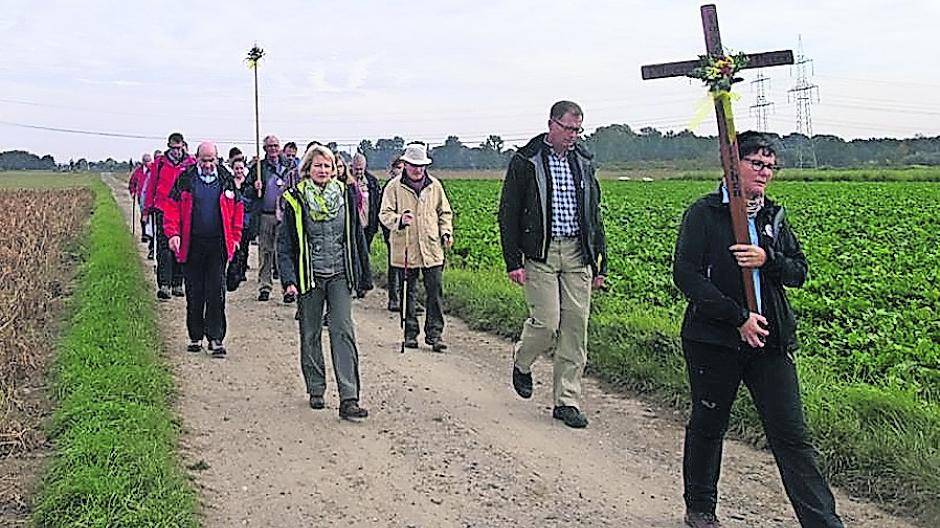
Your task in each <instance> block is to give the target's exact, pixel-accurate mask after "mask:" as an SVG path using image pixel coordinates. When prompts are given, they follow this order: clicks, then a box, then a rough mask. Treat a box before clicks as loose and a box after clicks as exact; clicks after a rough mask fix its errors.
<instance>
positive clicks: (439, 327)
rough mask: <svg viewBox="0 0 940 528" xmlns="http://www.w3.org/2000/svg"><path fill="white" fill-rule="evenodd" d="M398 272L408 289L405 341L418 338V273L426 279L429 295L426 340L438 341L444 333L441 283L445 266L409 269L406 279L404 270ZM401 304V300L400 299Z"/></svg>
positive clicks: (425, 326) (425, 328)
mask: <svg viewBox="0 0 940 528" xmlns="http://www.w3.org/2000/svg"><path fill="white" fill-rule="evenodd" d="M395 269H397V270H398V276H399V281H401V282H402V283H404V284H406V287H407V289H408V299H407V302H406V304H405V339H414V338H417V337H418V328H419V327H418V316H417V315H416V313H415V301H416V300H417V299H415V297H416V296H417V293H418V273H419V272H420V273H421V276H422V278H423V279H424V289H425V292H426V293H427V298H426V300H425V304H424V306H425V316H424V340H425V341H426V342H428V343H431V342H434V341H437V340H439V339H440V338H441V333H443V332H444V307H443V298H444V290H443V288H442V287H441V283H442V281H443V278H444V266H443V265H441V266H434V267H431V268H418V269H409V270H408V276H407V277H405V276H404V275H405V270H404V269H403V268H395ZM399 302H401V299H400V298H399Z"/></svg>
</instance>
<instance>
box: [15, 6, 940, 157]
mask: <svg viewBox="0 0 940 528" xmlns="http://www.w3.org/2000/svg"><path fill="white" fill-rule="evenodd" d="M699 5H700V2H693V1H678V0H672V1H669V0H658V1H655V2H652V1H632V0H590V1H565V2H552V1H544V0H543V1H541V2H529V1H524V2H523V1H514V0H509V1H490V0H468V1H463V0H460V1H446V2H445V1H438V2H426V3H423V2H415V1H411V2H402V1H394V0H392V1H355V0H348V1H345V2H314V1H291V0H281V1H273V2H244V1H229V2H173V1H169V0H168V1H165V2H159V3H158V2H138V1H133V0H128V1H124V2H104V1H93V0H84V1H82V2H71V1H70V2H66V1H45V0H31V1H25V0H20V1H13V0H0V49H2V50H3V57H2V59H0V151H2V150H10V149H26V150H29V151H32V152H36V153H40V154H45V153H51V154H53V155H54V156H55V157H56V159H57V161H60V162H63V161H68V159H69V157H75V158H78V157H80V156H85V157H88V158H89V159H102V158H105V157H108V156H112V157H114V158H116V159H122V160H123V159H128V158H130V157H135V158H137V157H139V156H140V154H141V153H142V152H144V151H148V150H153V149H154V148H159V147H161V146H162V145H163V144H164V143H165V141H166V136H167V135H168V134H169V133H170V132H172V131H175V130H179V131H181V132H183V134H184V135H185V136H186V138H187V140H189V142H190V144H195V143H196V142H198V141H200V140H203V139H214V140H217V141H218V142H219V143H220V144H221V146H223V147H224V148H226V149H227V148H228V147H229V146H231V145H233V144H237V145H239V146H241V147H242V148H243V149H249V148H250V150H251V151H253V150H254V145H253V141H254V108H253V95H252V94H253V91H252V75H251V72H250V70H249V69H248V68H247V67H246V66H245V62H244V57H245V54H246V52H247V50H248V49H249V48H250V47H251V46H252V44H253V43H254V42H255V41H257V43H258V44H259V45H260V46H261V47H263V48H264V49H265V51H266V52H267V56H266V57H265V58H264V59H263V61H262V64H261V69H260V76H261V132H262V135H264V134H267V133H274V134H277V135H278V136H279V137H280V138H281V141H282V143H283V142H286V141H288V140H295V141H297V142H298V143H300V144H301V146H303V145H304V144H306V142H307V141H309V140H310V139H318V140H321V141H329V140H335V141H338V142H339V143H349V144H357V143H358V142H359V140H361V139H363V138H369V139H372V140H375V139H376V138H379V137H392V136H393V135H396V134H397V135H402V136H403V137H405V138H406V139H420V140H425V141H429V142H432V143H435V142H436V143H440V142H442V141H443V139H444V138H445V137H446V136H448V135H457V136H459V137H460V138H461V139H462V140H463V141H464V142H465V143H467V144H474V145H475V144H477V143H479V142H480V141H481V140H482V139H483V138H485V137H486V136H487V135H488V134H499V135H501V136H502V137H503V138H504V139H506V140H507V143H515V142H518V141H520V140H523V139H525V138H528V137H530V136H532V135H534V134H536V133H538V132H540V131H542V130H543V129H544V128H545V123H546V118H547V111H548V107H549V106H550V105H551V103H552V102H554V101H556V100H558V99H572V100H574V101H577V102H579V103H580V104H581V105H582V106H583V107H584V110H585V118H584V126H585V128H586V129H587V130H588V131H589V132H590V131H593V130H594V129H595V128H596V127H598V126H604V125H608V124H611V123H627V124H629V125H631V126H632V127H633V128H635V129H639V128H641V127H643V126H654V127H656V128H660V129H663V130H665V129H672V130H681V129H684V128H687V127H689V126H690V125H691V124H692V123H693V121H694V119H693V118H694V116H695V114H696V109H697V108H699V107H700V105H701V104H702V101H703V96H704V93H705V92H704V89H703V88H701V86H700V85H699V84H698V82H697V81H691V80H688V79H681V78H679V79H664V80H654V81H642V80H641V79H640V65H641V64H647V63H655V62H665V61H673V60H684V59H693V58H695V56H696V55H697V54H699V53H703V52H704V43H703V37H702V30H701V21H700V18H699V10H698V8H699ZM718 16H719V21H720V23H721V30H722V39H723V41H724V44H725V46H726V47H728V48H731V49H733V50H735V51H748V52H758V51H772V50H778V49H794V50H796V49H797V39H798V36H799V35H802V38H803V47H804V52H805V54H806V55H807V56H808V57H809V58H812V59H813V63H812V70H813V71H814V72H815V75H814V76H813V77H811V79H810V82H812V83H814V84H817V85H818V86H819V102H818V104H814V105H813V107H812V112H813V115H812V123H813V127H814V131H815V132H816V133H817V134H820V133H822V134H837V135H840V136H843V137H846V138H857V137H862V138H868V137H885V136H891V137H910V136H913V135H914V134H918V133H920V134H925V135H928V136H934V135H940V58H938V52H940V30H938V29H937V24H938V22H940V1H937V0H916V1H903V0H901V1H887V0H885V1H881V0H858V1H855V2H848V1H844V0H843V1H832V0H815V1H792V0H778V1H760V0H751V1H737V0H734V1H732V0H727V1H719V2H718ZM763 73H764V75H766V76H768V77H770V81H769V83H766V84H765V86H766V87H767V96H768V99H769V100H770V101H772V102H773V103H775V105H774V109H773V113H772V114H771V115H770V118H769V128H770V130H771V131H773V132H779V133H789V132H792V131H794V130H796V107H795V105H794V104H793V103H792V102H791V101H792V98H791V101H788V97H787V95H788V93H787V91H788V90H789V89H790V88H792V87H793V86H794V85H795V84H796V71H795V70H792V69H791V68H790V67H787V66H783V67H777V68H770V69H766V70H764V71H763ZM744 77H745V79H746V81H752V80H753V79H754V78H755V77H756V70H748V71H746V72H744ZM736 91H738V93H739V94H740V96H741V97H740V99H739V100H738V101H737V102H736V103H735V107H736V116H737V119H738V128H739V129H743V128H749V127H753V126H755V120H754V118H753V116H752V115H751V114H750V113H749V106H750V105H752V104H754V102H755V98H756V95H757V93H756V91H755V90H754V86H753V85H752V84H751V83H750V82H745V83H741V84H738V85H736ZM713 121H714V118H713V116H711V115H709V116H708V118H707V119H704V120H703V121H702V122H701V123H700V124H699V125H698V126H697V127H696V128H695V131H696V132H697V133H700V134H712V133H714V128H715V127H714V123H713ZM24 125H29V126H39V127H49V128H56V129H71V130H83V131H91V132H96V133H110V134H124V135H137V136H147V138H145V139H133V138H121V137H105V136H100V135H82V134H74V133H66V132H61V131H49V130H38V129H35V128H25V127H24Z"/></svg>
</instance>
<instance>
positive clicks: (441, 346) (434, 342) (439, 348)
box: [424, 338, 447, 352]
mask: <svg viewBox="0 0 940 528" xmlns="http://www.w3.org/2000/svg"><path fill="white" fill-rule="evenodd" d="M424 342H425V343H427V344H428V345H429V346H430V347H431V350H433V351H435V352H443V351H445V350H447V344H446V343H444V342H443V341H441V338H437V339H425V340H424Z"/></svg>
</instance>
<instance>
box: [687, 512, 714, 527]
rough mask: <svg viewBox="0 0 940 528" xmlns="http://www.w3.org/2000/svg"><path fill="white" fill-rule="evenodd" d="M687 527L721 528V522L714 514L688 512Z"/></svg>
mask: <svg viewBox="0 0 940 528" xmlns="http://www.w3.org/2000/svg"><path fill="white" fill-rule="evenodd" d="M685 525H686V526H688V527H690V528H719V527H720V526H721V521H719V520H718V517H716V516H715V514H714V513H709V512H696V511H692V510H686V511H685Z"/></svg>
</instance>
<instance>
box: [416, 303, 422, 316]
mask: <svg viewBox="0 0 940 528" xmlns="http://www.w3.org/2000/svg"><path fill="white" fill-rule="evenodd" d="M415 315H424V306H421V305H420V304H419V305H418V306H415Z"/></svg>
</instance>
